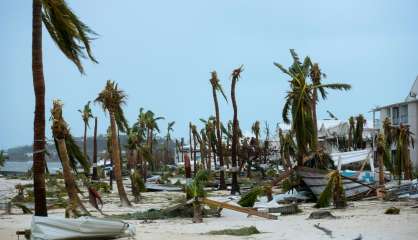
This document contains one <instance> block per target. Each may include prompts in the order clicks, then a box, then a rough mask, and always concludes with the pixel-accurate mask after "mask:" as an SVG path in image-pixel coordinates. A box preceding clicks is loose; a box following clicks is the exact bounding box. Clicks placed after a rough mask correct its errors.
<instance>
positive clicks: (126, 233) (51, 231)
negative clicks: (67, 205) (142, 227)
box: [31, 216, 135, 240]
mask: <svg viewBox="0 0 418 240" xmlns="http://www.w3.org/2000/svg"><path fill="white" fill-rule="evenodd" d="M133 236H135V228H134V226H131V225H129V224H128V223H125V222H123V221H120V220H109V219H98V218H92V217H80V218H77V219H68V218H58V217H36V216H34V217H32V224H31V239H32V240H41V239H42V240H46V239H48V240H58V239H112V238H116V237H133Z"/></svg>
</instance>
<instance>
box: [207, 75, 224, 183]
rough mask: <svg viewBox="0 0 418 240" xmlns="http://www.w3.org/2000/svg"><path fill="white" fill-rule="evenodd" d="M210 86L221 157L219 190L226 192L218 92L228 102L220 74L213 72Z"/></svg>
mask: <svg viewBox="0 0 418 240" xmlns="http://www.w3.org/2000/svg"><path fill="white" fill-rule="evenodd" d="M210 84H211V85H212V95H213V104H214V105H215V116H216V121H215V127H216V137H217V139H218V141H217V153H218V157H219V166H220V170H221V172H220V182H219V189H221V190H225V189H226V184H225V169H224V156H223V153H222V136H221V117H220V114H219V104H218V97H217V94H216V93H217V92H218V91H219V92H221V94H222V96H223V97H224V98H225V101H228V100H227V98H226V96H225V93H224V91H223V90H222V86H221V84H220V83H219V79H218V74H217V73H216V71H213V72H212V77H211V79H210Z"/></svg>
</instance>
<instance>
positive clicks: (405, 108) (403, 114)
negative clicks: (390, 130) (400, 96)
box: [400, 105, 408, 124]
mask: <svg viewBox="0 0 418 240" xmlns="http://www.w3.org/2000/svg"><path fill="white" fill-rule="evenodd" d="M400 115H401V119H400V122H401V123H403V124H407V123H408V105H403V106H401V108H400Z"/></svg>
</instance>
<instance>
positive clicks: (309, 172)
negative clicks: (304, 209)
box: [296, 167, 374, 199]
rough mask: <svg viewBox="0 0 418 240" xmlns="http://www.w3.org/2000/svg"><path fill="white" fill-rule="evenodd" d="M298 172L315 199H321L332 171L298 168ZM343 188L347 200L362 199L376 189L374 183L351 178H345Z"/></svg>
mask: <svg viewBox="0 0 418 240" xmlns="http://www.w3.org/2000/svg"><path fill="white" fill-rule="evenodd" d="M296 172H297V174H298V175H299V176H300V177H301V178H302V181H303V182H304V183H305V184H306V185H307V186H308V187H309V189H310V190H311V191H312V193H313V194H314V195H315V197H316V198H319V195H321V193H322V192H323V191H324V189H325V187H326V186H327V184H328V174H329V172H330V171H327V170H322V169H316V168H308V167H296ZM343 187H344V190H345V196H346V198H347V199H357V198H361V197H362V196H364V195H365V194H367V193H368V192H369V191H371V190H372V189H373V188H374V187H373V183H370V182H366V181H361V180H356V179H350V178H349V177H345V178H343Z"/></svg>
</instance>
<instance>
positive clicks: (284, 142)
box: [279, 129, 297, 170]
mask: <svg viewBox="0 0 418 240" xmlns="http://www.w3.org/2000/svg"><path fill="white" fill-rule="evenodd" d="M279 139H280V150H279V152H280V157H281V159H282V161H283V165H284V167H285V168H286V169H287V170H290V169H292V165H293V164H292V161H291V158H294V157H295V156H296V152H297V149H296V144H295V142H294V141H293V134H292V132H291V131H290V132H288V133H286V134H283V131H282V129H279Z"/></svg>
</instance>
